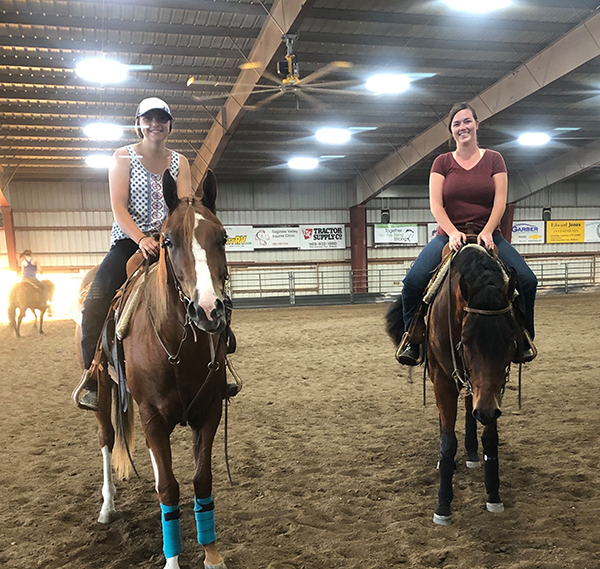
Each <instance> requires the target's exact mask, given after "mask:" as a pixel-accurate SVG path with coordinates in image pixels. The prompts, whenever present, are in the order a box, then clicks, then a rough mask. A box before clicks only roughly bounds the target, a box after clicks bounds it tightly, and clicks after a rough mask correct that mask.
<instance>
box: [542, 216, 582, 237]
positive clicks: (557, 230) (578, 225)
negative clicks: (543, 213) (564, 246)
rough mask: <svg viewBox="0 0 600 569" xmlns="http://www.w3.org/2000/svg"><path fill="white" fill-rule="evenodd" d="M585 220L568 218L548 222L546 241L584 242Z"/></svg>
mask: <svg viewBox="0 0 600 569" xmlns="http://www.w3.org/2000/svg"><path fill="white" fill-rule="evenodd" d="M584 240H585V222H584V221H581V220H572V219H567V220H563V221H547V222H546V243H583V242H584Z"/></svg>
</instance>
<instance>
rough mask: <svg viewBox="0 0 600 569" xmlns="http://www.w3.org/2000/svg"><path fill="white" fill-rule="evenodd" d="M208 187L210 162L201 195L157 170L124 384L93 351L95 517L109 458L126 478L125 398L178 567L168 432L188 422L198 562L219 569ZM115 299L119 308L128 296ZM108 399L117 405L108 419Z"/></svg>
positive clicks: (109, 495)
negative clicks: (154, 237) (98, 462)
mask: <svg viewBox="0 0 600 569" xmlns="http://www.w3.org/2000/svg"><path fill="white" fill-rule="evenodd" d="M216 191H217V187H216V180H215V177H214V174H213V173H212V172H210V171H209V172H208V174H207V176H206V178H205V179H204V181H203V184H202V190H201V191H200V195H190V196H189V197H187V198H186V199H182V200H180V199H178V197H177V188H176V184H175V181H174V180H173V178H172V177H171V175H170V174H169V172H168V171H167V172H165V174H164V177H163V193H164V198H165V202H166V204H167V210H168V212H167V213H168V214H167V218H166V220H165V222H164V224H163V227H162V230H161V237H160V244H161V252H160V258H159V261H158V265H157V266H156V267H155V268H154V269H151V270H150V271H149V272H148V273H147V274H146V275H145V276H144V278H140V279H139V280H138V281H137V282H136V283H135V284H134V285H133V287H134V289H133V291H132V292H131V294H130V295H129V297H128V300H127V301H126V303H129V302H134V299H135V298H136V288H137V289H139V290H138V291H137V292H138V293H139V294H137V298H138V300H137V301H135V302H137V304H135V302H134V304H133V308H132V309H131V320H130V324H129V330H128V331H127V333H126V335H125V336H124V338H123V343H122V349H123V353H124V360H125V372H126V373H125V375H126V378H127V387H128V390H129V392H128V393H127V394H125V395H124V394H123V392H120V393H119V392H118V390H117V387H116V385H115V383H114V382H113V380H112V379H111V378H110V377H109V374H108V371H107V369H108V366H107V357H106V354H102V355H101V356H100V357H101V361H100V363H101V365H99V366H96V371H95V373H96V374H97V375H96V377H97V379H98V406H99V410H98V411H97V412H96V418H97V421H98V437H99V441H100V447H101V451H102V457H103V466H104V483H103V487H102V496H103V499H104V500H103V505H102V509H101V512H100V517H99V519H98V521H99V522H101V523H110V522H111V521H112V520H113V519H114V516H115V505H114V498H115V493H116V489H115V486H114V484H113V479H112V465H113V464H114V467H115V469H116V471H117V473H118V474H120V475H122V476H124V477H127V475H128V472H129V467H130V461H129V458H128V455H129V453H130V452H131V451H132V447H133V418H132V417H133V404H132V398H133V399H134V400H135V401H136V402H137V405H138V408H139V414H140V419H141V424H142V430H143V432H144V436H145V439H146V444H147V446H148V448H149V451H150V458H151V461H152V466H153V469H154V475H155V480H156V491H157V493H158V499H159V502H160V509H161V520H162V528H163V551H164V554H165V558H166V565H165V569H178V568H179V562H178V557H179V555H180V553H181V549H182V544H181V532H180V522H179V518H180V506H179V484H178V482H177V480H176V479H175V476H174V474H173V470H172V457H171V446H170V441H169V438H170V434H171V432H172V431H173V429H174V428H175V426H176V425H177V424H182V425H185V424H189V425H190V427H191V429H192V433H193V446H194V457H195V462H196V472H195V475H194V495H195V498H194V512H195V517H196V524H197V531H198V542H199V543H200V544H201V545H203V546H204V550H205V560H204V562H205V566H206V567H207V568H210V569H226V566H225V563H224V561H223V558H222V557H221V555H220V554H219V552H218V550H217V547H216V543H215V542H216V533H215V517H214V502H213V498H212V472H211V452H212V444H213V439H214V436H215V433H216V430H217V427H218V425H219V422H220V419H221V413H222V405H223V403H222V400H223V396H224V393H225V386H226V378H225V345H224V342H223V341H222V333H223V331H224V330H225V327H226V314H225V306H224V302H223V300H224V287H225V282H226V279H227V276H228V272H227V264H226V259H225V242H226V240H227V237H226V234H225V230H224V228H223V225H222V224H221V222H220V221H219V220H218V218H217V217H216V215H215V200H216ZM87 280H88V281H89V280H90V278H89V277H88V278H87ZM123 308H124V311H126V310H127V304H125V305H124V307H123ZM96 354H97V356H98V351H97V352H96ZM76 392H77V390H76ZM76 392H75V393H74V398H75V399H76V398H77V393H76ZM123 396H124V397H125V399H126V401H125V403H124V404H123V403H122V401H121V400H122V397H123ZM111 406H112V407H114V406H116V408H117V412H116V418H115V425H114V427H113V424H112V423H111ZM113 451H114V454H113Z"/></svg>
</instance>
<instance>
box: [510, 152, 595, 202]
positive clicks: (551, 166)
mask: <svg viewBox="0 0 600 569" xmlns="http://www.w3.org/2000/svg"><path fill="white" fill-rule="evenodd" d="M599 164H600V140H594V141H593V142H590V143H589V144H586V145H585V146H579V147H577V148H572V149H571V150H569V151H568V152H565V153H564V154H561V155H560V156H556V157H554V158H552V160H548V161H547V162H544V163H543V164H538V165H536V164H535V163H531V166H530V167H528V168H527V171H526V172H525V170H517V171H516V172H514V173H513V172H511V175H510V183H509V185H508V187H509V191H508V200H509V201H510V202H518V201H521V200H524V199H525V198H528V197H529V196H531V195H532V194H534V193H536V192H539V191H540V190H543V189H544V188H547V187H548V186H551V185H553V184H557V183H559V182H562V181H564V180H567V179H568V178H571V177H572V176H575V175H576V174H579V173H581V172H585V171H586V170H589V169H590V168H593V167H594V166H598V165H599Z"/></svg>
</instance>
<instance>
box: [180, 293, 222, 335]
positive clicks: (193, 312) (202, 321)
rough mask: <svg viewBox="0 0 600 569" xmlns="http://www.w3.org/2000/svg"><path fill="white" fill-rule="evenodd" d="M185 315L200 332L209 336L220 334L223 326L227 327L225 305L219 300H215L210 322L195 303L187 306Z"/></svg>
mask: <svg viewBox="0 0 600 569" xmlns="http://www.w3.org/2000/svg"><path fill="white" fill-rule="evenodd" d="M187 313H188V316H189V317H190V320H191V321H192V322H193V323H194V324H195V325H196V326H197V327H198V328H199V329H200V330H203V331H204V332H208V333H209V334H220V333H221V332H223V330H225V326H227V319H226V316H225V304H224V303H223V301H222V300H220V299H219V298H217V299H216V300H215V305H214V308H213V309H212V310H211V312H210V317H211V319H210V320H209V319H208V317H207V316H206V312H205V311H204V309H203V308H202V307H201V306H199V305H198V304H196V303H195V302H191V303H190V304H189V305H188V308H187Z"/></svg>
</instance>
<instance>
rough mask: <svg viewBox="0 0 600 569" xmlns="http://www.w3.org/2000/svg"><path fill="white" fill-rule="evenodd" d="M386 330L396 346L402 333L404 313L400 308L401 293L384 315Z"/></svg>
mask: <svg viewBox="0 0 600 569" xmlns="http://www.w3.org/2000/svg"><path fill="white" fill-rule="evenodd" d="M385 321H386V326H385V329H386V332H387V333H388V336H389V337H390V338H391V339H392V341H393V342H394V344H395V345H396V346H398V345H399V344H400V341H401V340H402V335H403V334H404V315H403V310H402V295H400V296H399V297H398V298H397V299H396V300H395V301H394V304H392V306H391V308H390V309H389V310H388V312H387V314H386V315H385Z"/></svg>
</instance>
